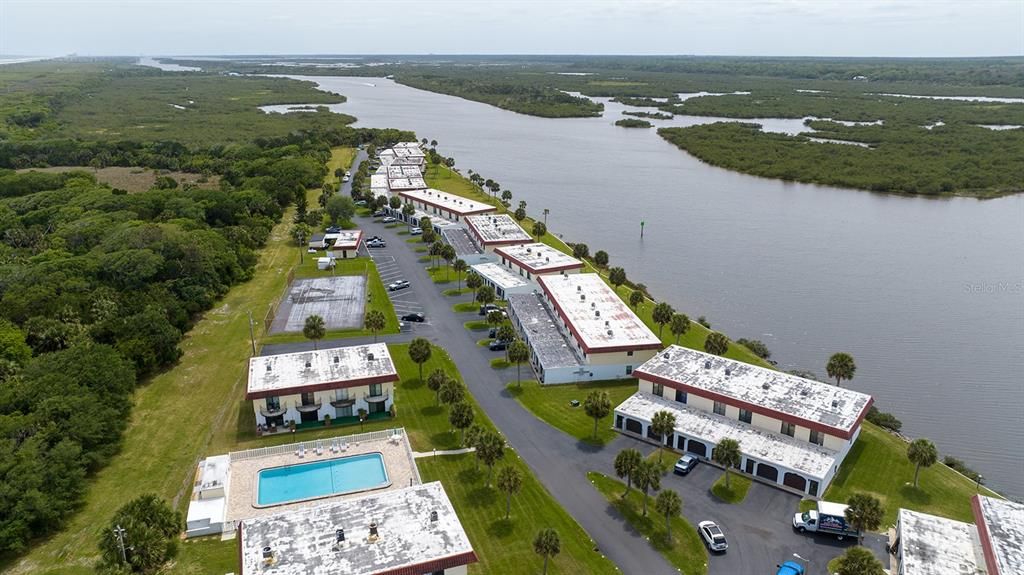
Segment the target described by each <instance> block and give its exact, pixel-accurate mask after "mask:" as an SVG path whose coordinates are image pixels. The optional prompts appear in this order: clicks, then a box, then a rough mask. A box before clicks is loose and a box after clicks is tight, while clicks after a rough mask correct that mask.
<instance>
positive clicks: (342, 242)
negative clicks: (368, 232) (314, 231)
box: [324, 230, 363, 250]
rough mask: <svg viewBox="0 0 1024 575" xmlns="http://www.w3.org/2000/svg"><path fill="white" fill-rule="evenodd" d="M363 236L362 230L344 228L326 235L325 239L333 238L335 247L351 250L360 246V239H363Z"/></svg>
mask: <svg viewBox="0 0 1024 575" xmlns="http://www.w3.org/2000/svg"><path fill="white" fill-rule="evenodd" d="M362 237H363V232H362V230H342V231H340V232H336V233H332V234H326V235H324V240H333V241H334V247H335V248H337V249H339V250H343V249H349V250H351V249H355V248H356V247H358V246H359V240H361V239H362Z"/></svg>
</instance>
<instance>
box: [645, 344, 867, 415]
mask: <svg viewBox="0 0 1024 575" xmlns="http://www.w3.org/2000/svg"><path fill="white" fill-rule="evenodd" d="M709 362H710V365H709ZM726 370H728V371H729V375H726ZM633 373H634V374H635V375H636V376H637V377H640V378H641V379H647V380H650V381H656V382H660V383H664V382H671V383H675V384H681V385H683V386H686V387H689V388H691V389H690V390H692V391H694V392H695V393H697V394H698V395H699V394H700V392H701V391H704V392H709V394H711V395H721V396H725V397H727V398H730V399H733V400H737V401H740V402H745V403H748V404H752V405H754V406H756V407H761V408H764V409H767V410H770V411H772V412H775V413H778V414H782V415H786V416H789V417H790V418H797V419H799V420H801V421H803V422H811V423H814V424H819V425H823V426H826V427H829V428H832V429H835V430H838V431H840V432H843V433H847V434H848V433H852V431H853V430H854V428H855V427H856V426H857V425H858V424H859V422H860V418H861V416H862V414H865V413H866V412H867V409H868V407H869V406H870V405H871V396H870V395H867V394H865V393H860V392H857V391H853V390H849V389H845V388H842V387H838V386H835V385H829V384H827V383H821V382H820V381H813V380H810V379H804V378H802V377H797V376H795V375H790V374H788V373H785V372H782V371H775V370H773V369H766V368H763V367H757V366H753V365H750V364H748V363H743V362H741V361H735V360H732V359H726V358H724V357H719V356H717V355H712V354H710V353H704V352H702V351H696V350H693V349H689V348H685V347H680V346H678V345H672V346H669V347H668V348H667V349H665V350H664V351H662V352H661V353H659V354H657V355H655V356H654V357H652V358H651V359H649V360H647V361H646V362H645V363H644V364H643V365H641V366H640V367H638V368H636V369H635V370H633ZM690 390H688V391H690Z"/></svg>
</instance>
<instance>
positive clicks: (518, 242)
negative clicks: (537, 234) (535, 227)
mask: <svg viewBox="0 0 1024 575" xmlns="http://www.w3.org/2000/svg"><path fill="white" fill-rule="evenodd" d="M466 215H467V216H469V215H473V214H466ZM466 225H467V226H469V231H470V232H472V233H473V237H475V238H476V240H477V241H478V242H480V243H481V244H482V245H485V246H518V245H522V244H532V243H533V238H530V239H527V240H490V241H488V240H485V239H484V237H483V236H482V235H480V232H479V231H477V229H476V226H474V225H473V222H466ZM523 232H526V230H523ZM495 249H497V248H495Z"/></svg>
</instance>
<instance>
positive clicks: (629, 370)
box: [626, 365, 633, 375]
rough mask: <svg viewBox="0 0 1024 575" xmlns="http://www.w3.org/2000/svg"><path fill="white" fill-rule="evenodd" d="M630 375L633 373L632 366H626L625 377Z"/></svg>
mask: <svg viewBox="0 0 1024 575" xmlns="http://www.w3.org/2000/svg"><path fill="white" fill-rule="evenodd" d="M631 373H633V366H632V365H627V366H626V375H629V374H631Z"/></svg>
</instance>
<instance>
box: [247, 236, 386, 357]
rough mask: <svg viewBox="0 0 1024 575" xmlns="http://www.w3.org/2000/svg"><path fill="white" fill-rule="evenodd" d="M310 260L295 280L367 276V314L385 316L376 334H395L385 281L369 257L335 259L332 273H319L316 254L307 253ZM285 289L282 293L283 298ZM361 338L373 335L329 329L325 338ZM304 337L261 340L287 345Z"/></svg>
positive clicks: (289, 335) (287, 335)
mask: <svg viewBox="0 0 1024 575" xmlns="http://www.w3.org/2000/svg"><path fill="white" fill-rule="evenodd" d="M307 256H309V257H305V258H303V263H302V264H300V265H299V266H297V267H296V268H295V277H296V278H312V277H325V276H330V275H339V276H344V275H362V274H364V273H365V274H366V280H367V281H366V295H367V300H368V301H367V303H366V311H370V310H371V309H376V310H379V311H380V312H381V313H383V314H384V322H385V324H384V329H383V330H382V331H380V332H378V334H385V333H398V316H397V315H395V309H394V308H393V307H392V306H391V298H389V297H388V292H387V289H386V288H385V287H384V282H382V281H381V280H380V274H378V273H377V264H376V263H374V261H373V260H372V259H370V258H362V257H360V258H349V259H342V260H335V263H336V264H337V265H336V266H335V268H334V272H333V273H332V272H331V271H330V270H319V269H317V267H316V257H317V256H316V255H314V254H307ZM283 294H284V290H282V292H281V296H282V297H283ZM361 335H373V333H372V332H371V331H370V330H367V329H364V328H354V329H335V330H328V331H327V335H325V336H324V339H331V338H338V337H355V336H361ZM305 339H306V338H305V336H303V335H302V332H296V333H281V334H275V335H267V336H264V337H263V338H262V340H261V342H262V343H288V342H294V341H304V340H305Z"/></svg>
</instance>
